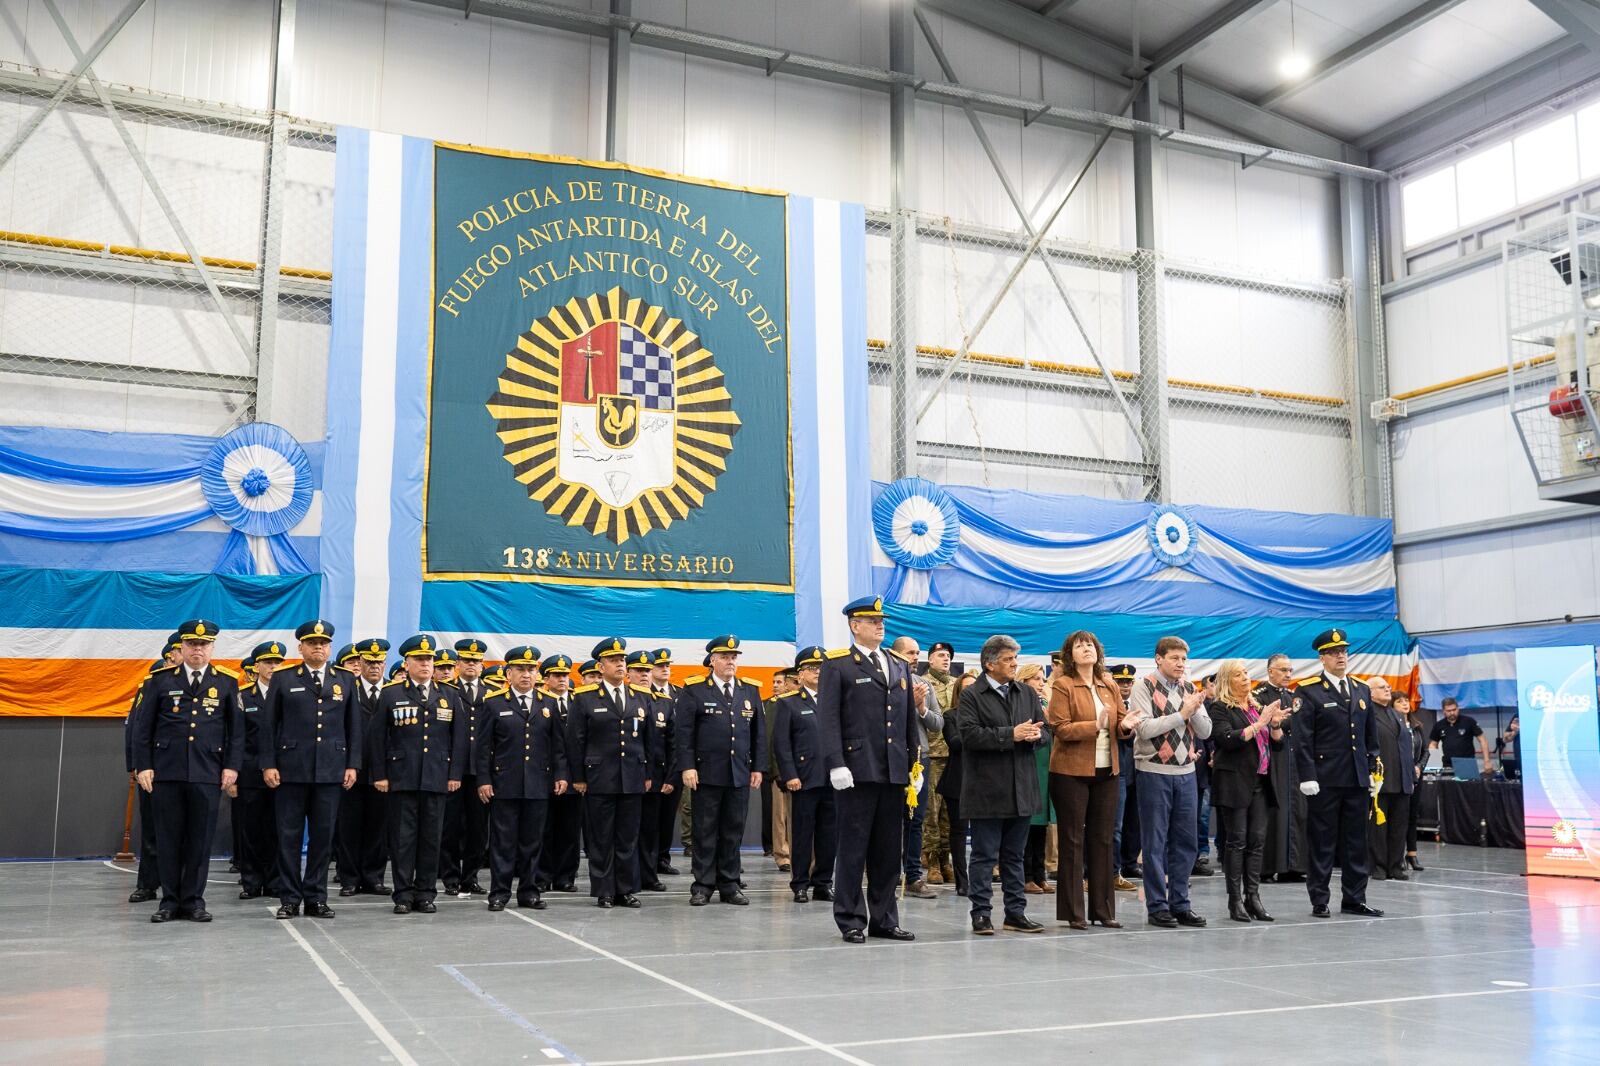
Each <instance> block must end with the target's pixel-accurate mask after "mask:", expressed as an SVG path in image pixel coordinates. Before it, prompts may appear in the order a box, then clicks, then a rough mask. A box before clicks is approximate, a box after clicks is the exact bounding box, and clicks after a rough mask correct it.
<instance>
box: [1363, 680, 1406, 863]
mask: <svg viewBox="0 0 1600 1066" xmlns="http://www.w3.org/2000/svg"><path fill="white" fill-rule="evenodd" d="M1367 688H1368V689H1370V690H1371V692H1372V717H1373V718H1374V719H1375V720H1376V722H1377V726H1378V758H1379V759H1380V760H1382V762H1383V784H1382V785H1380V786H1379V787H1378V809H1379V810H1381V811H1383V819H1384V821H1383V824H1382V825H1379V824H1378V820H1377V818H1376V817H1375V816H1374V818H1373V820H1372V825H1371V830H1372V876H1373V877H1376V878H1377V879H1378V880H1380V881H1383V880H1391V881H1409V880H1411V876H1410V875H1409V874H1407V873H1406V826H1407V824H1408V823H1409V820H1410V817H1411V793H1412V792H1413V791H1414V790H1415V789H1416V787H1417V781H1416V776H1417V775H1416V763H1417V756H1416V752H1414V751H1412V742H1413V740H1414V737H1413V735H1412V733H1411V724H1410V723H1409V722H1407V721H1406V720H1405V719H1404V718H1402V717H1401V716H1400V713H1399V712H1398V711H1396V710H1395V709H1394V690H1393V689H1391V688H1390V687H1389V682H1388V681H1387V680H1386V679H1384V678H1382V677H1374V678H1373V679H1372V680H1371V681H1369V682H1367Z"/></svg>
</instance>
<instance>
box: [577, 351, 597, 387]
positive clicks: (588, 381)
mask: <svg viewBox="0 0 1600 1066" xmlns="http://www.w3.org/2000/svg"><path fill="white" fill-rule="evenodd" d="M578 354H579V355H581V356H583V398H584V399H585V400H592V399H594V357H595V356H597V355H599V354H600V349H598V348H596V347H595V346H594V343H593V342H592V341H591V342H590V343H589V345H588V346H587V347H584V348H579V349H578Z"/></svg>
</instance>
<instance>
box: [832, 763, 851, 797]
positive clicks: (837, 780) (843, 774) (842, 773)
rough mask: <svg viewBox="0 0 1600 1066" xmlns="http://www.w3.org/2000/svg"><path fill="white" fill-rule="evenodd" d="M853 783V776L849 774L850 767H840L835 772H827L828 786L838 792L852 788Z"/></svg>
mask: <svg viewBox="0 0 1600 1066" xmlns="http://www.w3.org/2000/svg"><path fill="white" fill-rule="evenodd" d="M855 783H856V779H855V776H854V775H853V774H851V773H850V767H848V766H841V767H839V768H838V769H837V770H829V771H828V784H830V785H832V786H833V787H834V788H836V789H838V790H839V791H840V792H843V791H844V790H845V789H847V788H853V787H854V786H855Z"/></svg>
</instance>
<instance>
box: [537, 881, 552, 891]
mask: <svg viewBox="0 0 1600 1066" xmlns="http://www.w3.org/2000/svg"><path fill="white" fill-rule="evenodd" d="M533 887H534V888H535V889H537V890H538V891H540V892H548V891H550V882H549V881H535V882H534V883H533Z"/></svg>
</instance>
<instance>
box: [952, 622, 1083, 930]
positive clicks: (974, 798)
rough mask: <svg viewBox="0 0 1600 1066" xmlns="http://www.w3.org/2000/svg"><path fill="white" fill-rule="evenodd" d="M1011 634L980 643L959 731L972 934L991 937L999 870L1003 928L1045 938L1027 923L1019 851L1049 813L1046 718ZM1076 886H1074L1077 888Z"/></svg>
mask: <svg viewBox="0 0 1600 1066" xmlns="http://www.w3.org/2000/svg"><path fill="white" fill-rule="evenodd" d="M1020 650H1021V649H1020V648H1019V646H1018V645H1017V642H1016V641H1014V640H1012V639H1011V638H1010V637H1008V636H1003V635H997V636H992V637H990V638H989V639H988V640H986V641H984V642H983V648H982V650H981V651H980V652H979V657H978V662H979V664H980V665H981V666H982V668H983V677H982V678H981V679H979V680H978V681H976V682H974V683H973V684H971V685H968V686H967V687H966V688H965V689H963V690H962V693H961V701H960V704H959V706H958V707H957V728H958V730H959V732H960V736H961V761H962V767H961V800H960V810H961V815H962V817H963V818H965V819H966V820H967V823H968V824H969V825H971V827H972V858H971V860H970V865H969V866H968V868H967V901H968V903H969V904H970V905H971V912H972V931H973V932H974V933H976V934H978V935H979V936H993V935H994V922H993V920H992V919H991V918H990V909H991V904H990V900H991V898H992V897H993V895H994V883H993V881H992V879H991V877H990V873H989V871H991V870H993V869H994V866H995V863H996V862H998V863H999V864H1000V884H1001V889H1002V892H1003V893H1004V896H1005V918H1004V921H1003V927H1004V928H1005V929H1007V930H1009V931H1011V932H1014V933H1042V932H1044V926H1043V925H1041V924H1039V923H1038V922H1036V921H1034V920H1033V919H1032V918H1029V917H1028V913H1027V912H1028V897H1027V895H1026V888H1025V885H1026V880H1025V876H1024V873H1023V869H1022V853H1023V850H1024V849H1025V848H1026V847H1027V844H1028V824H1029V822H1030V821H1031V820H1032V818H1033V816H1034V815H1035V814H1036V813H1038V812H1039V811H1041V810H1043V809H1044V800H1043V797H1041V796H1040V795H1039V770H1038V764H1037V762H1036V761H1035V758H1034V748H1036V747H1037V746H1038V745H1039V742H1040V740H1041V739H1043V737H1044V712H1043V711H1042V710H1041V709H1040V707H1039V697H1038V696H1036V695H1034V693H1033V690H1031V689H1029V688H1028V687H1027V686H1026V685H1024V684H1022V683H1021V682H1019V681H1017V679H1016V675H1017V652H1018V651H1020ZM1074 887H1076V886H1074Z"/></svg>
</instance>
